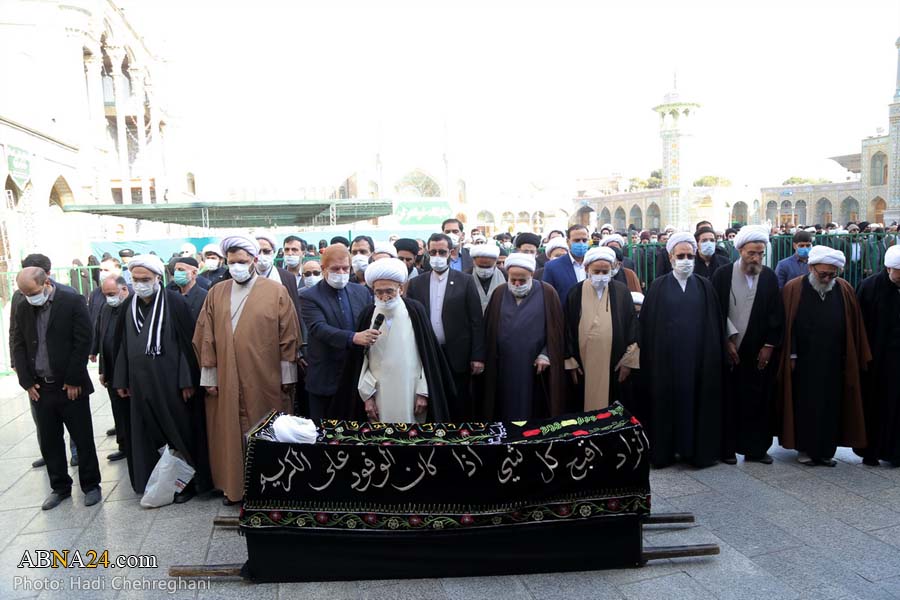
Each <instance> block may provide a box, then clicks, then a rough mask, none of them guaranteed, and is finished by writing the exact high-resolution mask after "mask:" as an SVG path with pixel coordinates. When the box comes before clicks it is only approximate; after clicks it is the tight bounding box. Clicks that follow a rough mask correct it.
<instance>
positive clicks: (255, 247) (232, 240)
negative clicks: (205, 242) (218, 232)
mask: <svg viewBox="0 0 900 600" xmlns="http://www.w3.org/2000/svg"><path fill="white" fill-rule="evenodd" d="M229 250H244V251H245V252H246V253H247V254H249V255H250V256H256V255H258V254H259V244H257V243H256V240H254V239H251V238H248V237H244V236H242V235H232V236H229V237H227V238H225V239H224V240H222V252H223V255H224V254H228V251H229Z"/></svg>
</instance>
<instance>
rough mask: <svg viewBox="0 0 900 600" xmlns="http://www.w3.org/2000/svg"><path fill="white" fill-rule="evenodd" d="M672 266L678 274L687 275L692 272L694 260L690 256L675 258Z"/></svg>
mask: <svg viewBox="0 0 900 600" xmlns="http://www.w3.org/2000/svg"><path fill="white" fill-rule="evenodd" d="M673 268H674V269H675V271H676V272H677V273H678V274H680V275H684V276H685V277H687V276H688V275H691V274H692V273H693V272H694V261H693V260H692V259H690V258H681V259H675V265H674V266H673Z"/></svg>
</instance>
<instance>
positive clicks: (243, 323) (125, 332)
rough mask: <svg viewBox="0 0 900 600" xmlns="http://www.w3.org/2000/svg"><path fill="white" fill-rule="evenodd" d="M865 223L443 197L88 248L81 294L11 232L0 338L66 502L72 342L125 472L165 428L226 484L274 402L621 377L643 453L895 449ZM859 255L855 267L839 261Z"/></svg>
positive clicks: (460, 407) (498, 399)
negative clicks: (825, 236)
mask: <svg viewBox="0 0 900 600" xmlns="http://www.w3.org/2000/svg"><path fill="white" fill-rule="evenodd" d="M865 225H866V227H864V228H863V229H864V230H870V231H873V238H872V243H874V244H876V245H877V244H881V246H880V247H879V248H876V249H874V250H873V249H872V248H871V244H870V241H869V240H866V239H862V238H856V237H854V238H852V239H850V241H847V242H844V241H841V239H840V236H835V237H834V241H833V242H832V241H829V240H826V241H821V240H822V238H821V237H816V236H815V234H814V232H810V231H807V230H806V229H804V228H794V230H793V231H792V232H791V235H793V237H792V238H790V239H791V250H792V252H790V254H789V255H786V254H785V253H784V252H783V250H780V248H781V247H782V246H778V247H777V248H776V247H775V246H773V243H774V242H775V241H776V238H775V237H773V235H776V234H780V233H783V232H781V231H778V230H770V229H768V228H766V227H762V226H745V227H741V228H739V229H737V228H735V229H729V230H727V231H726V232H724V233H720V234H717V233H716V231H715V230H714V229H713V228H712V226H711V224H710V223H708V222H701V223H698V225H697V227H696V230H695V231H694V232H679V231H674V230H673V229H667V230H663V231H659V232H657V231H653V232H637V231H631V232H623V233H615V232H613V230H612V227H611V226H608V225H604V226H602V227H601V228H600V230H599V231H595V232H591V231H589V229H588V228H587V227H585V226H583V225H573V226H571V227H569V228H568V230H566V231H553V232H550V233H549V234H547V236H546V237H542V236H541V235H538V234H534V233H520V234H519V235H516V236H515V237H513V236H511V235H509V234H500V235H498V236H496V237H495V238H494V239H488V238H487V237H486V236H484V235H483V234H482V231H480V230H479V229H472V230H470V231H468V232H467V231H466V230H465V226H464V224H463V223H462V222H460V221H459V220H457V219H448V220H447V221H445V222H444V223H443V225H442V228H441V231H440V232H436V233H434V234H433V235H431V236H430V237H428V239H426V240H416V239H410V238H398V237H397V236H391V238H390V241H387V242H383V243H376V242H375V241H373V240H372V239H371V238H370V237H367V236H358V237H356V238H354V239H352V240H349V239H346V238H343V237H335V238H333V239H332V240H330V242H327V241H326V240H321V241H320V242H319V243H318V245H313V244H308V243H307V242H306V241H304V240H303V239H301V238H300V237H297V236H288V237H286V238H285V239H284V240H283V241H282V243H281V245H280V246H279V245H278V244H277V243H276V240H275V239H273V238H272V237H270V236H267V235H257V236H241V235H235V236H230V237H227V238H225V239H223V240H221V242H220V243H218V244H210V245H207V246H206V247H204V248H203V249H202V251H201V252H199V253H197V252H196V249H195V248H193V247H192V246H190V245H188V246H187V247H185V248H184V249H183V252H181V253H180V254H177V255H175V256H173V257H172V258H171V259H170V261H169V263H168V264H165V263H163V261H162V260H161V259H160V258H159V257H157V256H156V255H154V254H152V253H151V254H142V255H137V256H136V255H135V254H134V252H132V251H130V250H123V251H121V252H120V253H119V257H118V258H117V257H113V256H109V255H104V256H103V257H101V259H100V260H99V261H97V262H99V266H98V267H96V268H95V269H94V272H95V273H96V279H95V280H94V282H95V284H96V286H88V289H87V290H85V288H84V287H83V286H81V285H79V288H80V291H81V292H82V294H81V295H80V294H79V291H77V290H75V289H73V288H72V287H69V286H66V285H64V284H62V283H60V282H57V281H54V279H53V278H52V277H51V274H52V269H51V265H50V261H49V259H47V257H45V256H43V255H40V254H34V255H30V256H28V257H27V258H26V259H25V260H24V261H23V264H22V267H23V268H22V270H21V271H20V272H19V274H18V277H17V279H16V284H17V288H18V289H17V292H16V294H15V296H14V299H13V318H12V323H11V332H10V333H11V335H10V340H11V350H12V353H11V354H12V357H13V360H14V368H15V369H16V372H17V374H18V378H19V382H20V384H21V386H22V388H23V389H25V390H27V392H28V396H29V399H30V401H31V406H32V414H33V415H34V419H35V424H36V427H37V432H38V441H39V445H40V449H41V456H42V459H41V461H37V462H36V463H35V466H41V465H42V464H45V465H46V468H47V471H48V474H49V478H50V485H51V488H52V493H51V494H50V496H48V498H47V500H46V501H45V503H44V509H50V508H53V507H55V506H57V505H58V504H59V503H60V502H61V501H63V500H64V499H66V498H67V497H69V496H70V495H71V487H72V478H71V477H70V476H69V472H68V468H67V464H66V462H67V461H66V444H65V441H64V429H67V430H68V431H69V436H70V439H71V444H72V463H71V464H73V465H75V464H77V466H78V474H79V483H80V486H81V488H82V490H83V492H84V494H85V504H87V505H91V504H94V503H96V502H98V501H99V500H100V499H101V492H100V471H99V465H98V458H97V452H96V449H95V446H94V437H93V431H92V422H91V411H90V407H89V397H90V394H91V393H92V392H93V391H94V390H93V387H92V384H91V378H90V376H89V374H88V369H87V365H88V362H89V361H92V362H96V363H97V364H98V367H99V373H100V383H101V384H102V385H103V387H104V388H106V392H107V394H108V396H109V400H110V404H111V407H112V412H113V418H114V421H115V429H114V430H110V431H108V432H107V434H108V435H115V436H116V440H117V444H118V449H117V450H116V451H115V452H113V453H112V454H110V455H109V456H108V457H107V460H110V461H114V460H121V459H126V460H127V464H128V473H129V476H130V480H131V484H132V486H133V488H134V490H135V492H137V493H142V492H143V491H144V488H145V486H146V485H147V482H148V479H149V477H150V474H151V473H152V471H153V468H154V466H155V465H156V463H157V461H158V459H159V448H161V447H163V446H165V445H168V447H169V448H171V449H173V450H175V451H177V452H178V453H179V454H180V456H181V457H183V458H184V460H186V461H187V462H188V463H189V464H191V465H192V466H193V467H194V468H195V470H196V476H195V477H194V479H193V481H192V482H191V484H190V485H189V486H188V487H186V488H185V489H184V490H183V491H181V492H179V493H178V494H176V497H175V502H179V503H180V502H185V501H188V500H190V499H191V498H192V497H193V496H194V495H196V494H202V495H212V494H221V495H222V501H223V502H224V503H225V504H233V503H237V502H240V501H241V499H242V495H243V444H244V435H245V434H246V433H247V432H248V430H249V429H250V428H251V427H252V426H253V425H254V424H255V423H256V422H258V420H259V419H261V418H263V417H264V416H266V415H267V414H268V413H269V412H270V411H271V410H277V411H283V412H286V413H294V414H299V415H304V416H309V417H311V418H313V419H321V418H342V419H358V420H360V419H370V420H373V421H374V420H379V421H385V422H426V421H433V422H448V421H451V422H456V423H459V422H470V421H484V420H491V421H493V420H504V421H519V420H525V419H530V418H538V417H546V416H556V415H561V414H565V413H572V412H582V411H597V410H599V411H603V410H605V409H607V407H609V406H610V404H612V403H613V402H617V401H618V402H621V403H622V404H623V405H624V406H625V407H626V408H628V410H630V411H631V412H632V413H633V414H634V415H635V416H636V417H637V418H638V419H640V420H641V422H643V424H644V426H645V428H646V431H647V435H648V438H649V440H650V453H651V459H652V464H653V465H654V466H655V467H657V468H662V467H665V466H667V465H670V464H672V463H674V462H676V461H681V462H686V463H689V464H691V465H694V466H696V467H706V466H709V465H712V464H715V463H716V462H719V461H721V462H724V463H727V464H735V463H736V462H737V455H738V454H740V455H743V457H744V460H745V461H756V462H760V463H764V464H770V463H771V462H772V458H771V456H770V455H769V454H768V450H769V448H770V447H771V445H772V442H773V436H777V437H778V443H779V444H780V445H781V446H783V447H785V448H790V449H796V450H797V451H798V460H799V461H800V462H801V463H803V464H805V465H810V466H813V465H827V466H834V464H835V461H834V455H835V452H836V449H837V447H838V446H845V447H850V448H853V449H854V450H855V451H856V452H857V454H859V455H860V456H862V457H863V461H864V462H865V464H867V465H871V466H877V465H878V464H879V461H886V462H887V463H888V464H890V465H892V466H898V465H900V391H898V389H897V387H896V386H892V385H890V374H891V368H892V366H895V365H898V364H900V362H898V360H900V246H898V245H894V240H893V238H892V237H890V235H887V236H886V235H885V234H886V233H888V234H889V233H890V232H885V231H884V230H883V229H882V230H881V231H876V230H877V229H878V228H877V227H875V228H873V227H871V226H869V225H868V224H865ZM853 227H855V228H856V229H857V231H859V230H860V225H856V224H854V225H853ZM848 229H850V228H848ZM850 233H851V234H852V233H854V232H853V231H852V230H851V231H850ZM815 239H818V240H820V243H816V244H815V245H814V244H813V242H814V240H815ZM876 252H877V254H878V264H877V265H876V264H874V263H873V262H872V261H873V259H872V257H873V256H874V254H875V253H876ZM779 253H780V254H785V255H784V256H777V258H778V260H777V262H775V261H773V254H776V255H777V254H779ZM882 259H883V260H882ZM861 260H865V261H868V262H867V264H869V265H870V268H869V269H868V270H867V271H865V274H866V275H868V276H867V277H865V278H863V277H859V278H858V281H855V282H848V281H847V280H846V279H844V278H842V277H841V274H842V269H844V268H845V267H846V266H847V264H848V263H851V262H854V261H857V262H858V261H861ZM773 266H774V268H772V267H773ZM78 273H79V272H76V275H72V277H71V281H70V283H74V282H75V278H76V277H80V274H78ZM87 276H88V277H92V276H93V274H89V275H87ZM85 297H86V299H87V302H85Z"/></svg>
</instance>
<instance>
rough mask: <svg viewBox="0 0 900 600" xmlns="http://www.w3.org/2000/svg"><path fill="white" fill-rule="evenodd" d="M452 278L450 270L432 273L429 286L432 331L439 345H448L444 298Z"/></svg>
mask: <svg viewBox="0 0 900 600" xmlns="http://www.w3.org/2000/svg"><path fill="white" fill-rule="evenodd" d="M449 278H450V269H447V270H446V271H444V272H443V273H438V272H437V271H432V272H431V285H430V286H428V295H429V301H430V303H431V329H432V330H434V337H435V338H437V341H438V344H441V345H443V344H445V343H447V338H446V336H445V335H444V321H443V319H442V316H443V314H444V296H445V295H446V293H447V279H449Z"/></svg>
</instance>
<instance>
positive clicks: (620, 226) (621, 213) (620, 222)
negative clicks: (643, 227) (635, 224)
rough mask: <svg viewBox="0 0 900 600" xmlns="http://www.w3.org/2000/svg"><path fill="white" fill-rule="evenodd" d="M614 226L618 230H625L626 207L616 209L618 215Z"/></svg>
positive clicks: (614, 220)
mask: <svg viewBox="0 0 900 600" xmlns="http://www.w3.org/2000/svg"><path fill="white" fill-rule="evenodd" d="M613 227H614V228H615V230H616V231H623V230H624V229H625V228H626V227H627V224H626V223H625V209H624V208H622V207H621V206H620V207H619V208H617V209H616V215H615V217H614V218H613Z"/></svg>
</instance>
